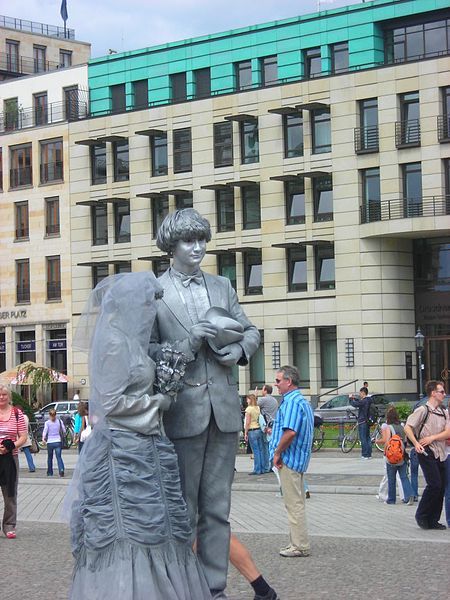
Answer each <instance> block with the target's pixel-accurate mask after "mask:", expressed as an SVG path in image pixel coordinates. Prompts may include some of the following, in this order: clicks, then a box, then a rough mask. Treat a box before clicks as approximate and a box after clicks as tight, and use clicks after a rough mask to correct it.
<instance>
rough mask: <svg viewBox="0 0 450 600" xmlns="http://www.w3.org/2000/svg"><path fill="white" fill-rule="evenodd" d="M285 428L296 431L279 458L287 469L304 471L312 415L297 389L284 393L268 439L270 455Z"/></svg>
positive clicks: (309, 444) (306, 466)
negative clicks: (270, 436)
mask: <svg viewBox="0 0 450 600" xmlns="http://www.w3.org/2000/svg"><path fill="white" fill-rule="evenodd" d="M285 429H291V430H292V431H295V432H296V434H297V435H296V436H295V437H294V439H293V440H292V442H291V444H290V446H289V447H288V448H286V450H285V451H284V452H282V453H281V459H282V461H283V464H285V465H286V466H287V467H289V469H292V470H293V471H297V472H299V473H304V472H305V471H306V469H307V468H308V464H309V459H310V457H311V446H312V441H313V431H314V415H313V411H312V408H311V406H310V404H309V403H308V402H307V401H306V400H305V399H304V398H303V396H302V394H301V392H300V390H299V389H295V390H292V391H290V392H288V393H287V394H284V396H283V399H282V401H281V404H280V408H279V409H278V412H277V414H276V417H275V422H274V424H273V429H272V438H271V440H270V456H271V458H273V455H274V452H275V450H276V448H277V446H278V444H279V443H280V439H281V436H282V435H283V433H284V430H285Z"/></svg>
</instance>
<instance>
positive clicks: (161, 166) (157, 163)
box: [150, 133, 168, 177]
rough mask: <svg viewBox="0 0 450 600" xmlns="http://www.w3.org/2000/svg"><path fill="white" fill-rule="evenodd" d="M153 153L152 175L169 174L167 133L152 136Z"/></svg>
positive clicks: (151, 146)
mask: <svg viewBox="0 0 450 600" xmlns="http://www.w3.org/2000/svg"><path fill="white" fill-rule="evenodd" d="M150 148H151V153H152V177H159V176H160V175H167V169H168V160H167V134H166V133H161V134H157V135H153V136H152V137H151V138H150Z"/></svg>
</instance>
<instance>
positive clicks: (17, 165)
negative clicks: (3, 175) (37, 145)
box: [9, 144, 33, 188]
mask: <svg viewBox="0 0 450 600" xmlns="http://www.w3.org/2000/svg"><path fill="white" fill-rule="evenodd" d="M9 156H10V175H9V185H10V187H11V188H17V187H21V186H26V185H31V184H32V183H33V179H32V170H31V144H23V145H22V146H11V147H10V150H9Z"/></svg>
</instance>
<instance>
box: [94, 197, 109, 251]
mask: <svg viewBox="0 0 450 600" xmlns="http://www.w3.org/2000/svg"><path fill="white" fill-rule="evenodd" d="M91 223H92V245H93V246H102V245H103V244H107V243H108V209H107V204H103V203H101V204H100V203H98V204H96V205H95V206H91Z"/></svg>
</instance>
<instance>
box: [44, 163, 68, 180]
mask: <svg viewBox="0 0 450 600" xmlns="http://www.w3.org/2000/svg"><path fill="white" fill-rule="evenodd" d="M40 171H41V183H48V182H49V181H60V180H62V179H63V161H62V160H58V161H55V162H49V163H42V164H41V169H40Z"/></svg>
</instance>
